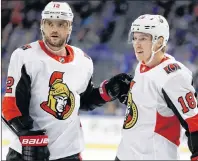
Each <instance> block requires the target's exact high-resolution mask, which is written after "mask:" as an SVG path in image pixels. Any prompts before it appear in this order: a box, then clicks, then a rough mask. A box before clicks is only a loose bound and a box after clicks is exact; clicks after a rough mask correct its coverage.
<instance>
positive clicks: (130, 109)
mask: <svg viewBox="0 0 198 161" xmlns="http://www.w3.org/2000/svg"><path fill="white" fill-rule="evenodd" d="M134 83H135V82H134V81H132V82H131V86H130V87H131V88H132V86H133V85H134ZM137 119H138V110H137V106H136V105H135V103H134V102H133V99H132V93H131V92H130V90H129V93H128V100H127V110H126V115H125V120H124V125H123V129H130V128H132V127H133V126H134V125H135V124H136V122H137Z"/></svg>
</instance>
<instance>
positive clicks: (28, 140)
mask: <svg viewBox="0 0 198 161" xmlns="http://www.w3.org/2000/svg"><path fill="white" fill-rule="evenodd" d="M19 140H20V142H21V144H22V146H47V145H48V142H49V140H48V136H47V135H36V136H20V137H19Z"/></svg>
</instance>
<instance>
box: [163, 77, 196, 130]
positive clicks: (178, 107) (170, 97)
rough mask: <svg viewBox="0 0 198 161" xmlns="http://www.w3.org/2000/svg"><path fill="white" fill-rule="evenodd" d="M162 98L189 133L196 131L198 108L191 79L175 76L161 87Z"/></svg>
mask: <svg viewBox="0 0 198 161" xmlns="http://www.w3.org/2000/svg"><path fill="white" fill-rule="evenodd" d="M162 92H163V94H164V98H165V100H166V102H167V104H168V105H169V107H170V108H171V109H172V110H173V111H174V113H175V114H176V115H177V116H178V118H179V120H180V122H181V123H182V126H183V127H184V128H185V129H187V130H189V132H194V131H198V108H197V99H196V91H195V89H194V87H193V86H192V78H189V77H185V76H184V75H182V74H180V75H176V76H174V77H173V78H171V79H170V80H169V81H168V82H166V84H165V85H164V87H163V90H162Z"/></svg>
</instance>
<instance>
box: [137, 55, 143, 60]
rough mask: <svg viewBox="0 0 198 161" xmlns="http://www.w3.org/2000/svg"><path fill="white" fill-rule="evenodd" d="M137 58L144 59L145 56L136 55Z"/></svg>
mask: <svg viewBox="0 0 198 161" xmlns="http://www.w3.org/2000/svg"><path fill="white" fill-rule="evenodd" d="M136 59H137V60H138V61H143V60H144V58H143V56H140V55H136Z"/></svg>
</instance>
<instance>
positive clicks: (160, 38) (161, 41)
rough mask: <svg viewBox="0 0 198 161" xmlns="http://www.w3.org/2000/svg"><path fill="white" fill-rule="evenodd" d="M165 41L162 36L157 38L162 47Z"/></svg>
mask: <svg viewBox="0 0 198 161" xmlns="http://www.w3.org/2000/svg"><path fill="white" fill-rule="evenodd" d="M163 42H164V38H163V37H162V36H160V37H159V39H158V40H157V46H158V47H161V46H162V45H163Z"/></svg>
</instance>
